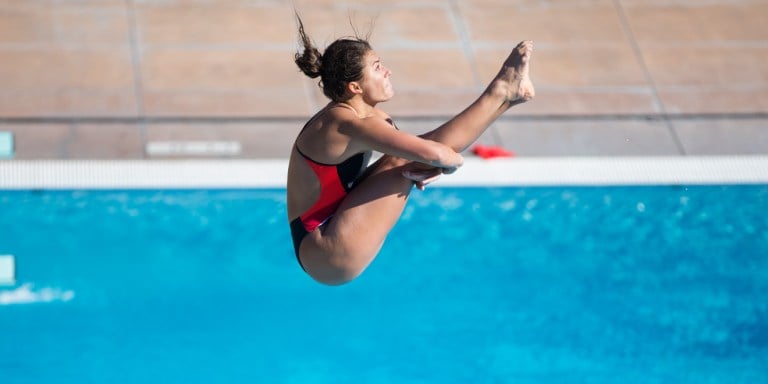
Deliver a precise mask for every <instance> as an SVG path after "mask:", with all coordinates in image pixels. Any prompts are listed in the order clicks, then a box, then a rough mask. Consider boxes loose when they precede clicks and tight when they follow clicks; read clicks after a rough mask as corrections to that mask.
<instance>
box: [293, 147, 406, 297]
mask: <svg viewBox="0 0 768 384" xmlns="http://www.w3.org/2000/svg"><path fill="white" fill-rule="evenodd" d="M406 163H407V161H406V160H403V159H398V158H394V157H391V156H386V155H385V156H384V157H382V158H381V159H380V160H379V161H377V162H376V163H374V164H373V165H371V168H370V172H369V174H368V175H367V176H366V177H365V178H364V179H363V180H362V181H361V182H360V183H359V184H358V185H357V186H355V188H353V189H352V191H350V193H349V194H348V195H347V196H346V197H345V198H344V201H343V202H342V203H341V205H340V206H339V208H338V209H337V210H336V213H334V215H333V218H331V220H330V222H329V223H328V224H326V225H324V226H323V227H321V228H320V229H319V230H316V231H314V232H312V233H310V234H309V235H307V237H306V238H305V239H304V241H302V244H301V246H300V248H299V254H300V255H301V256H300V257H301V262H302V264H303V266H304V268H305V270H306V271H307V273H309V274H310V275H311V276H312V277H313V278H315V279H317V280H319V281H321V282H326V283H330V284H333V283H334V282H336V283H343V282H347V281H349V280H352V279H354V278H355V277H357V275H359V274H360V273H361V272H362V271H363V270H364V269H365V268H366V267H367V266H368V264H370V262H371V261H372V260H373V259H374V258H375V257H376V254H378V252H379V250H380V249H381V246H382V245H383V244H384V240H385V239H386V238H387V235H388V234H389V232H390V230H391V229H392V227H394V225H395V224H396V223H397V221H398V219H399V218H400V215H401V214H402V212H403V209H404V208H405V204H406V202H407V200H408V195H409V194H410V192H411V189H412V187H413V182H412V181H411V180H408V179H406V178H405V177H403V176H402V174H401V172H402V167H403V166H404V165H405V164H406Z"/></svg>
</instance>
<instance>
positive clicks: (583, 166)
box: [0, 156, 768, 190]
mask: <svg viewBox="0 0 768 384" xmlns="http://www.w3.org/2000/svg"><path fill="white" fill-rule="evenodd" d="M287 169H288V161H287V160H285V159H248V160H242V159H231V160H226V159H222V160H214V159H179V160H12V161H0V189H6V190H14V189H16V190H29V189H158V188H159V189H197V188H201V189H208V188H217V189H218V188H222V189H230V188H231V189H240V188H285V175H286V172H287ZM693 184H768V156H670V157H647V156H644V157H517V158H498V159H491V160H483V159H479V158H468V159H467V160H466V162H465V165H464V167H462V168H461V169H460V170H459V171H458V172H456V173H455V174H453V175H447V176H443V177H442V178H441V179H440V180H438V181H437V182H436V183H434V184H433V186H435V187H439V186H547V185H584V186H590V185H693Z"/></svg>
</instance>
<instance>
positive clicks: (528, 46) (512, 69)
mask: <svg viewBox="0 0 768 384" xmlns="http://www.w3.org/2000/svg"><path fill="white" fill-rule="evenodd" d="M532 52H533V41H530V40H525V41H522V42H520V44H518V45H517V47H515V49H513V50H512V53H510V54H509V57H507V60H506V61H504V65H502V67H501V70H500V71H499V74H498V75H496V78H495V79H493V82H491V86H490V89H491V90H492V92H494V93H496V92H500V93H501V95H503V96H504V102H505V104H508V105H509V106H512V105H516V104H520V103H524V102H526V101H528V100H531V99H533V96H534V95H535V93H536V92H535V90H534V88H533V83H532V82H531V79H530V77H529V76H528V68H529V65H528V63H529V61H530V59H531V53H532Z"/></svg>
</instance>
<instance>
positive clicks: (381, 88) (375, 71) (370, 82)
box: [359, 51, 395, 105]
mask: <svg viewBox="0 0 768 384" xmlns="http://www.w3.org/2000/svg"><path fill="white" fill-rule="evenodd" d="M391 76H392V71H390V70H389V69H388V68H387V67H385V66H384V65H383V64H382V63H381V58H379V55H377V54H376V52H374V51H369V52H368V53H367V54H366V55H365V67H364V68H363V78H362V79H361V80H360V82H359V84H360V87H361V88H362V90H363V99H365V100H366V102H368V103H369V104H371V105H375V104H376V103H380V102H383V101H387V100H389V99H391V98H392V96H394V95H395V91H394V89H392V82H391V81H390V80H389V79H390V77H391Z"/></svg>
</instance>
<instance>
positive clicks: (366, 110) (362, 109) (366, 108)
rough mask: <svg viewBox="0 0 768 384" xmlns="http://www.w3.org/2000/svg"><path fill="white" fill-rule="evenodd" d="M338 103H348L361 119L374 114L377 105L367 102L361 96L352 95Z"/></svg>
mask: <svg viewBox="0 0 768 384" xmlns="http://www.w3.org/2000/svg"><path fill="white" fill-rule="evenodd" d="M338 104H343V105H347V106H349V107H350V108H352V109H354V110H355V113H356V114H357V116H358V117H359V118H361V119H363V118H366V117H370V116H372V115H373V114H374V112H373V111H374V109H375V108H376V106H374V105H370V104H368V103H366V102H365V101H364V100H363V99H362V98H361V97H352V98H350V99H347V100H346V101H340V102H338Z"/></svg>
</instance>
